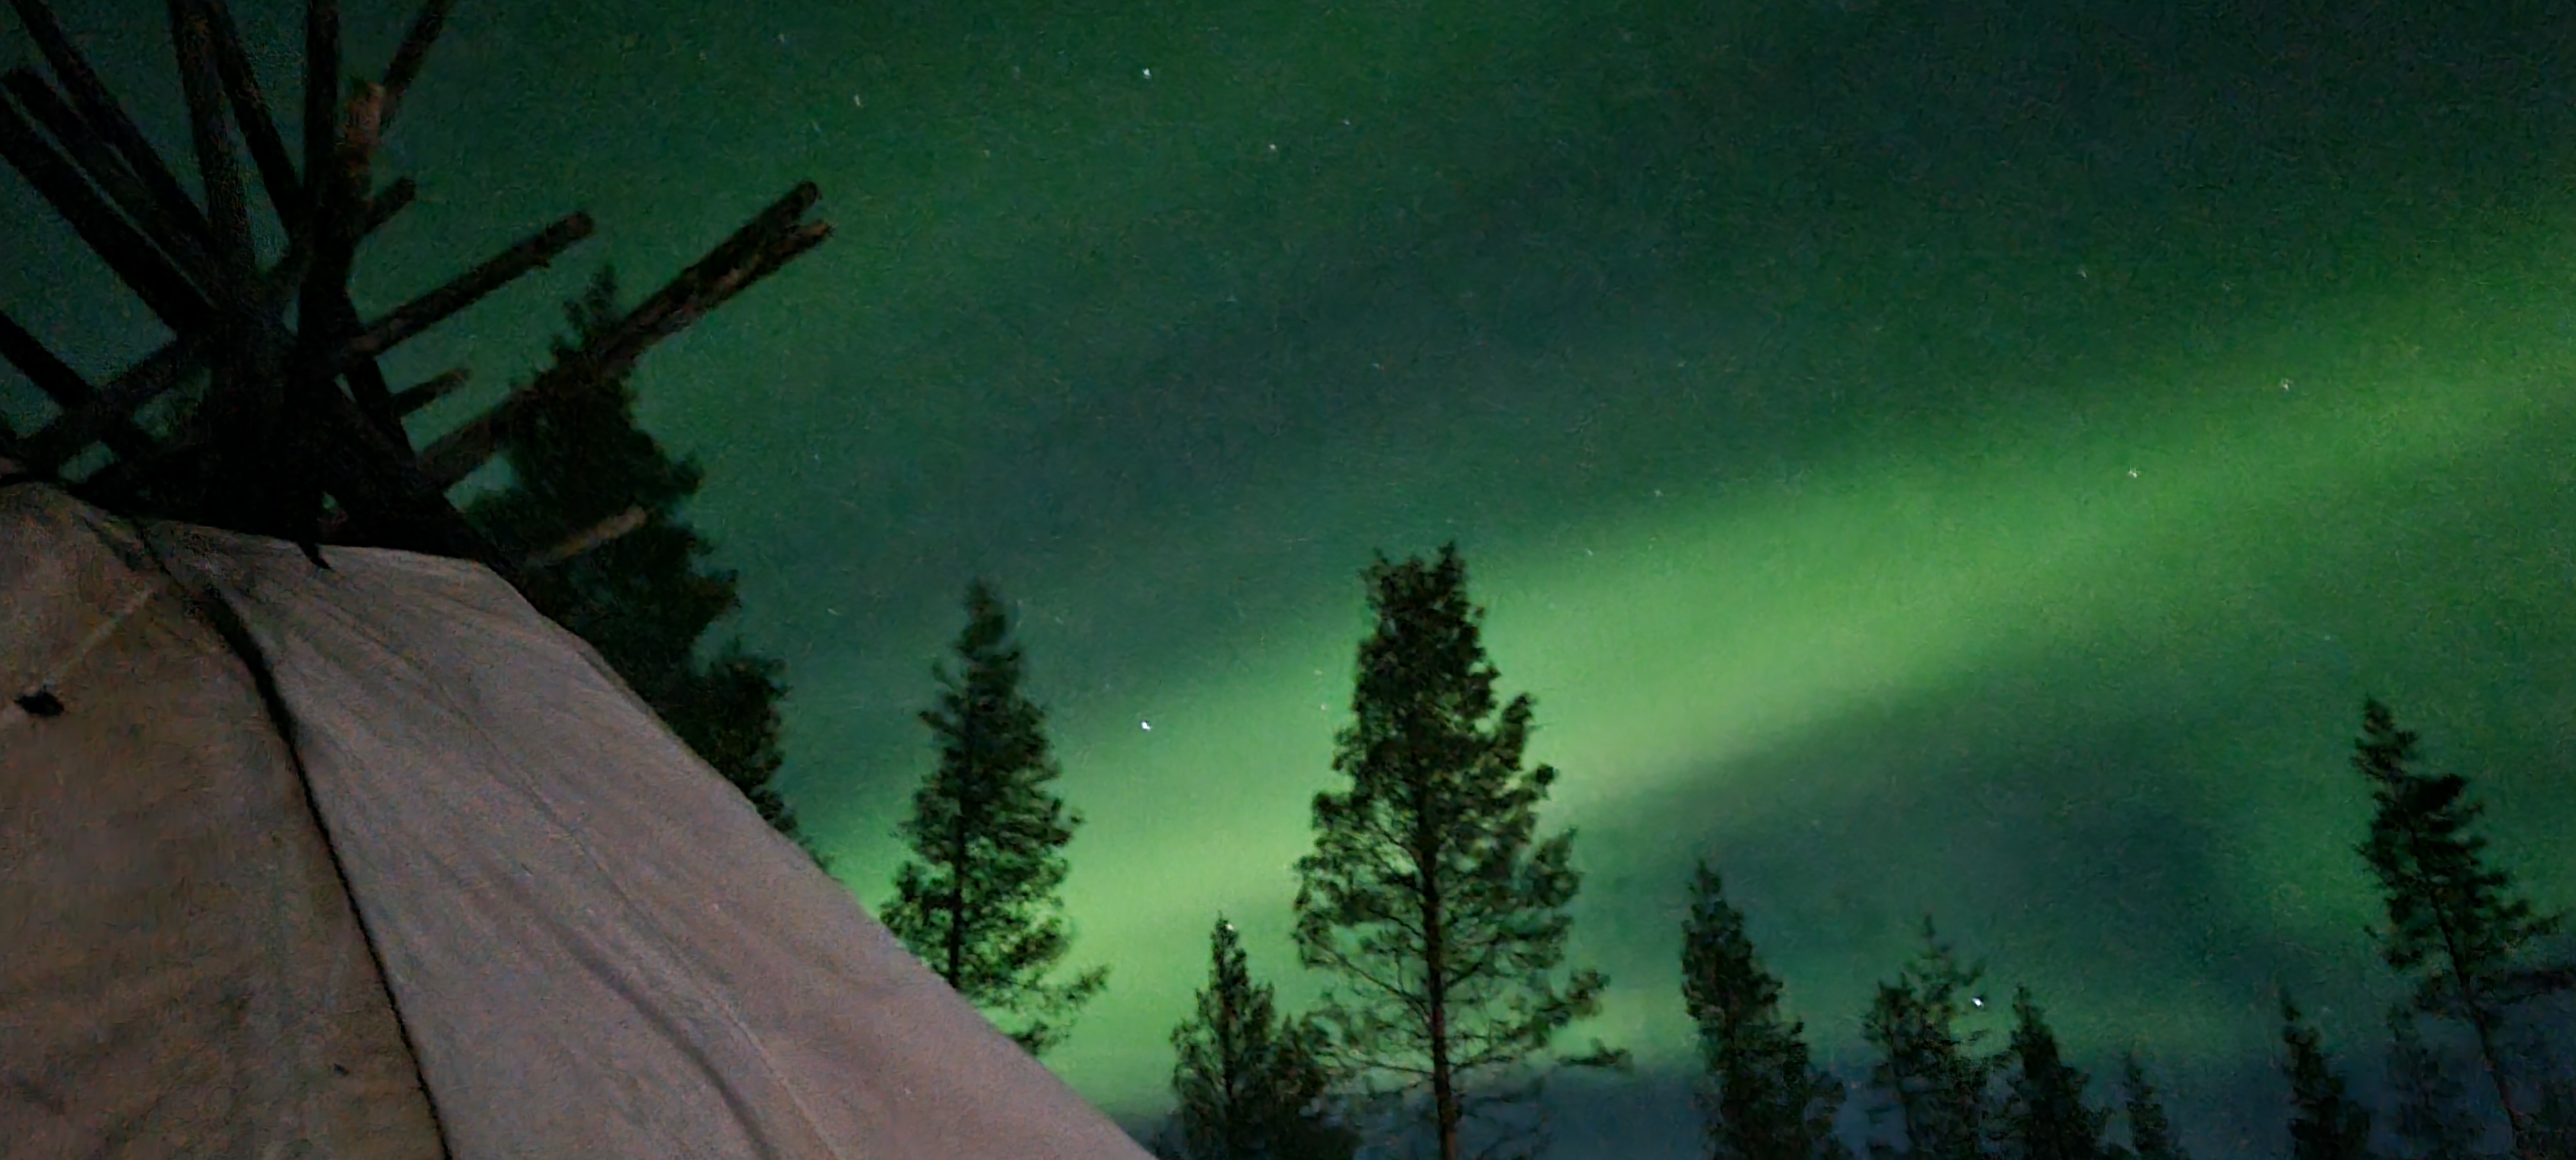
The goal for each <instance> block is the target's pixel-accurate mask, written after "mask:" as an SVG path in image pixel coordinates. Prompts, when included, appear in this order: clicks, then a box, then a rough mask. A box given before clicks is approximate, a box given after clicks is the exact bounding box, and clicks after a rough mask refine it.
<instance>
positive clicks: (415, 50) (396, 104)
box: [376, 0, 456, 133]
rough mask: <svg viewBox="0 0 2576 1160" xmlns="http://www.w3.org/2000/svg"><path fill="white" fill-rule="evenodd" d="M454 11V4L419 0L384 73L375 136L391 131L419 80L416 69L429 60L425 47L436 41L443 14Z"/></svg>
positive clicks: (444, 19)
mask: <svg viewBox="0 0 2576 1160" xmlns="http://www.w3.org/2000/svg"><path fill="white" fill-rule="evenodd" d="M454 7H456V0H422V3H421V6H420V13H419V15H417V16H414V17H413V18H412V22H411V27H410V28H409V29H408V30H406V31H405V32H404V33H403V38H402V45H401V47H398V48H396V49H394V59H393V63H392V64H391V65H389V66H387V67H386V69H385V83H384V103H383V106H382V108H381V110H380V111H379V112H378V113H377V114H376V131H377V132H379V133H383V132H388V131H390V130H391V129H392V128H393V124H394V114H396V113H398V112H400V111H402V102H403V97H404V96H406V95H408V94H409V93H410V92H411V83H412V82H413V81H415V80H418V79H420V66H421V63H422V62H423V61H424V60H426V59H428V57H429V46H430V45H431V44H432V43H433V42H435V41H437V39H438V33H439V30H440V29H442V28H444V27H446V25H447V13H448V11H449V10H450V9H452V8H454Z"/></svg>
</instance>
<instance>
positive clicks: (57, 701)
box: [18, 689, 63, 717]
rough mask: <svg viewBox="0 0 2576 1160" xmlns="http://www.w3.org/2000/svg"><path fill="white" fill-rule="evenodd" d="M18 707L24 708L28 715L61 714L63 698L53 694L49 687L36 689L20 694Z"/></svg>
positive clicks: (52, 715) (57, 715) (50, 715)
mask: <svg viewBox="0 0 2576 1160" xmlns="http://www.w3.org/2000/svg"><path fill="white" fill-rule="evenodd" d="M18 707H19V708H21V709H24V710H26V711H27V715H28V716H30V717H60V716H62V715H63V699H62V698H60V697H57V696H55V695H54V693H53V690H51V689H38V690H36V691H35V692H32V693H25V694H21V695H20V696H19V698H18Z"/></svg>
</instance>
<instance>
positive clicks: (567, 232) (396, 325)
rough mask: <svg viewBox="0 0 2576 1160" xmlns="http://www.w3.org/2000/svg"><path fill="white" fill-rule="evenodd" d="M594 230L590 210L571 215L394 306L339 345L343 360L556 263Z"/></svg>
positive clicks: (382, 348)
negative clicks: (428, 290)
mask: <svg viewBox="0 0 2576 1160" xmlns="http://www.w3.org/2000/svg"><path fill="white" fill-rule="evenodd" d="M591 229H592V226H591V221H590V215H589V214H586V213H572V214H567V215H565V216H564V217H563V218H562V219H561V220H558V221H556V222H555V223H554V224H553V225H550V226H547V227H546V228H545V229H543V230H540V231H538V232H537V233H536V234H534V235H532V236H530V237H528V238H526V239H524V240H522V241H521V242H519V244H517V245H514V246H512V247H510V248H509V249H507V250H505V251H502V252H501V253H500V254H499V255H498V256H496V257H493V258H491V259H490V260H488V261H485V262H484V263H483V264H482V265H480V266H476V267H475V268H473V269H472V270H469V271H466V272H465V273H464V274H463V275H461V276H459V277H457V278H456V279H454V280H452V281H450V282H448V283H447V284H446V285H444V286H441V287H439V288H437V289H435V290H432V291H430V292H429V293H427V294H423V295H421V296H420V297H418V298H414V299H412V300H411V301H409V302H406V303H403V304H402V305H400V306H397V307H395V308H394V309H393V311H392V312H391V313H388V314H386V315H385V316H384V317H383V318H379V319H377V320H376V321H375V322H374V323H372V324H370V325H369V326H368V327H367V328H366V330H364V331H363V332H361V333H359V334H358V335H357V337H355V338H352V339H350V340H349V342H348V344H347V345H346V346H343V347H342V348H341V349H340V358H341V360H342V365H343V366H345V365H347V363H348V361H349V360H353V359H361V358H374V357H375V356H377V355H380V354H383V353H384V352H386V351H388V350H391V349H393V348H394V347H396V346H399V345H401V344H402V343H403V342H404V341H406V340H408V339H410V338H411V337H412V336H413V335H416V334H419V333H420V332H421V331H423V330H427V329H428V328H430V327H431V326H434V325H436V324H437V323H438V322H439V321H440V320H441V319H444V318H446V317H448V316H449V315H452V314H454V313H456V312H457V311H459V310H463V309H465V308H466V307H468V306H472V305H473V304H474V303H476V302H478V301H480V300H481V299H482V298H483V296H484V295H486V294H490V293H491V292H493V291H494V290H498V289H500V288H501V287H503V286H505V285H508V284H509V283H510V282H512V281H513V280H515V279H517V278H518V277H519V276H520V275H523V274H526V273H527V272H528V271H530V270H534V269H536V268H538V267H540V266H544V265H547V264H548V263H551V262H553V261H554V260H555V258H557V257H559V256H561V255H562V253H563V252H564V251H565V250H567V249H569V248H571V247H572V245H573V243H575V242H579V241H581V240H582V239H583V238H587V237H589V236H590V234H591Z"/></svg>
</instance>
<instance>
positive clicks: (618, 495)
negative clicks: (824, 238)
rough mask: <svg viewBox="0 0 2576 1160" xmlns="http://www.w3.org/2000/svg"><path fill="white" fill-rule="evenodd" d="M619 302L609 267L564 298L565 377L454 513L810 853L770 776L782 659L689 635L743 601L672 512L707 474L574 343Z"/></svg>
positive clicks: (542, 607)
mask: <svg viewBox="0 0 2576 1160" xmlns="http://www.w3.org/2000/svg"><path fill="white" fill-rule="evenodd" d="M622 314H623V311H622V310H621V309H620V308H619V305H618V292H617V275H616V272H615V271H614V270H611V269H605V268H603V269H602V270H601V271H600V272H599V273H598V275H596V276H595V277H594V278H593V279H592V280H591V283H590V286H589V288H588V289H587V290H586V291H584V292H583V294H582V296H581V297H580V298H577V299H575V300H573V301H572V302H569V303H567V304H565V307H564V316H565V318H566V320H567V321H568V322H569V323H570V324H571V326H572V334H571V336H570V338H569V340H567V339H564V338H558V339H556V340H555V342H554V361H555V368H554V370H553V371H551V372H549V373H550V374H552V375H553V376H555V377H556V380H557V382H558V383H559V384H560V385H561V386H562V388H563V389H558V390H554V391H548V392H545V393H542V394H540V395H538V396H536V400H535V402H534V403H533V404H532V405H531V406H530V407H529V408H528V409H527V410H526V411H525V412H523V413H522V415H521V416H520V418H518V419H517V420H516V421H515V422H514V423H513V424H512V426H511V427H510V429H509V431H508V432H507V433H506V435H505V437H504V439H503V440H502V447H501V458H502V461H503V462H504V463H506V464H507V465H508V467H509V476H510V478H509V482H508V483H507V484H506V485H504V486H502V487H501V488H499V489H498V490H495V491H492V492H488V493H486V494H484V495H482V496H479V497H477V498H476V499H475V500H474V501H473V502H472V503H470V504H469V505H467V507H466V510H465V515H466V518H467V519H468V520H469V521H470V522H471V523H472V524H473V525H474V526H475V528H476V530H478V531H479V532H481V533H482V534H483V536H484V537H485V538H486V539H488V540H489V541H491V542H492V544H493V545H494V546H495V547H497V548H499V549H501V550H502V551H504V552H506V553H509V554H510V555H512V556H515V557H518V558H520V559H522V560H523V561H525V563H524V564H523V565H522V568H521V580H522V582H523V585H524V590H525V592H526V593H527V597H528V601H529V603H530V604H533V605H535V606H536V609H537V611H539V612H542V613H544V614H545V615H547V616H548V617H550V618H552V619H553V620H554V621H555V622H556V623H557V624H560V625H562V626H564V627H565V628H566V629H569V630H571V632H572V633H573V634H574V635H576V636H579V637H580V638H582V639H583V640H585V641H588V642H589V643H590V645H591V647H593V648H595V649H598V650H599V655H600V658H601V659H602V660H605V661H607V662H608V667H609V668H611V669H614V670H616V672H617V675H618V676H619V677H622V678H624V679H625V681H626V683H627V685H628V686H629V687H631V688H633V689H634V690H635V694H636V695H637V696H639V697H641V698H643V699H644V703H645V704H646V705H648V706H651V707H652V709H653V712H654V713H655V715H657V716H659V717H660V718H661V719H662V721H663V723H664V724H666V725H669V726H670V727H671V732H673V733H674V734H677V735H678V736H679V738H680V740H681V741H683V742H685V743H687V745H688V746H689V748H690V749H692V750H694V751H695V752H696V753H697V755H698V756H699V757H700V758H701V759H703V760H704V761H706V763H707V764H708V765H710V766H713V767H714V768H715V770H716V772H718V773H720V774H723V775H724V777H725V780H727V781H730V782H732V783H733V785H734V787H735V788H737V789H739V790H741V791H742V792H743V795H744V796H745V797H747V798H749V799H750V800H751V803H752V805H753V807H754V808H756V809H758V810H759V811H760V816H761V817H762V818H763V819H765V820H766V821H768V822H769V824H770V825H771V826H772V827H775V828H776V829H777V830H778V831H779V832H780V833H782V834H785V835H787V836H788V837H789V838H791V839H794V840H795V841H797V842H798V843H799V844H800V845H803V846H805V848H806V850H807V851H808V853H813V847H812V845H811V844H810V843H809V842H808V840H807V839H806V837H805V836H804V835H803V833H802V832H800V831H799V830H798V828H797V825H796V815H795V812H794V811H793V810H791V809H790V808H789V807H788V804H787V800H786V799H785V798H784V797H783V796H781V795H780V793H779V791H778V788H777V785H776V778H777V774H778V768H779V764H780V751H779V745H778V728H779V719H778V702H779V700H780V698H782V697H784V696H786V693H787V689H786V686H785V685H784V684H782V683H781V682H780V680H779V673H780V670H781V667H782V666H781V665H780V664H779V662H778V661H777V660H775V659H772V658H769V657H764V656H758V655H755V654H753V653H750V652H747V651H745V650H744V649H743V647H742V643H741V642H740V641H739V640H736V641H732V642H729V643H727V644H726V645H725V646H723V647H722V648H720V649H718V650H717V651H716V653H715V654H714V655H713V656H712V657H702V656H701V655H700V647H699V638H700V637H702V636H704V635H705V634H706V632H707V630H708V629H709V628H710V627H712V626H713V625H714V624H715V622H716V621H717V620H719V619H722V618H723V617H724V616H725V615H727V614H728V613H731V612H732V611H733V610H734V609H735V608H736V607H737V605H738V604H739V603H740V598H739V597H738V596H737V595H736V589H737V581H736V578H735V575H734V573H732V572H730V571H726V570H723V569H717V568H711V567H708V566H707V563H706V557H707V556H708V555H709V554H710V552H711V551H712V550H713V549H712V546H711V545H709V544H708V543H707V541H706V540H705V539H704V538H703V537H701V536H699V535H698V534H697V533H696V532H695V531H694V530H692V529H691V528H690V527H689V526H688V524H686V523H685V522H683V521H682V520H681V519H680V515H679V513H680V509H681V508H682V507H683V506H684V505H686V504H687V502H688V501H689V499H690V498H691V497H692V496H695V495H696V494H697V491H698V486H699V484H700V483H701V482H703V476H702V474H701V473H700V472H699V470H698V467H697V465H696V464H695V463H694V462H691V461H688V460H675V459H673V458H671V456H670V455H669V453H667V452H665V451H664V450H663V449H662V447H661V445H660V444H658V443H656V442H655V441H654V439H653V437H652V436H651V435H649V434H646V433H645V432H644V431H643V430H642V429H641V428H639V427H637V426H636V423H635V392H634V388H633V387H632V386H631V385H630V384H629V383H628V382H627V378H626V376H625V375H624V374H616V375H600V374H596V373H590V372H588V371H586V370H585V369H584V368H585V365H586V364H585V362H584V354H583V351H584V348H585V347H586V346H588V344H590V343H592V342H594V341H596V340H597V339H599V338H600V337H602V336H603V335H605V334H606V333H607V332H608V330H609V329H610V328H611V327H612V326H614V325H615V324H616V323H617V321H618V320H619V318H620V317H621V316H622ZM621 516H623V517H625V518H623V519H621ZM575 549H577V550H575ZM820 860H821V859H820V857H819V856H818V857H817V861H820Z"/></svg>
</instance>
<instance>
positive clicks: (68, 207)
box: [0, 99, 207, 330]
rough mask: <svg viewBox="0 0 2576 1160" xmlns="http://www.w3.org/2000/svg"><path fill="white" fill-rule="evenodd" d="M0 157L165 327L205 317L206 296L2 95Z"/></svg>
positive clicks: (178, 326) (180, 326)
mask: <svg viewBox="0 0 2576 1160" xmlns="http://www.w3.org/2000/svg"><path fill="white" fill-rule="evenodd" d="M0 158H4V159H6V160H7V161H8V162H9V165H10V167H11V168H13V169H16V170H17V171H18V174H19V176H21V177H24V178H26V179H27V184H29V185H32V186H34V187H36V192H37V193H39V194H42V195H43V196H44V198H45V200H46V201H47V202H50V203H52V205H53V207H54V212H56V213H58V214H61V215H62V218H63V220H64V221H65V222H68V223H70V225H71V227H72V230H73V231H74V232H75V233H78V234H79V235H80V237H81V240H82V241H84V242H87V243H89V248H90V249H91V250H93V251H96V252H97V254H98V256H99V257H100V258H101V259H103V260H105V261H106V262H107V264H108V267H109V268H110V269H112V270H114V271H116V276H117V277H118V278H120V279H122V280H123V281H124V282H125V284H126V285H127V286H129V287H132V288H133V290H134V292H135V294H137V295H138V296H140V297H141V298H142V299H143V304H144V305H145V306H148V307H151V308H152V313H154V314H156V315H158V316H160V318H161V321H162V322H163V323H164V324H166V325H168V326H169V327H170V329H172V330H188V329H191V328H193V327H196V326H198V325H200V324H202V323H203V322H204V321H205V319H206V313H207V307H206V300H205V299H204V298H203V297H202V296H200V295H199V294H198V293H197V290H196V288H195V287H192V286H190V285H189V284H188V280H187V279H185V278H183V277H181V276H180V275H179V271H178V270H177V269H176V268H175V267H173V266H171V265H170V260H169V259H168V258H166V257H164V256H163V255H162V254H161V252H160V251H159V250H157V249H154V248H153V246H152V243H151V241H150V240H148V239H146V238H145V237H144V236H143V233H142V231H140V230H137V229H135V228H134V226H133V225H131V224H129V223H128V222H127V221H126V220H125V219H124V218H121V217H118V216H117V215H116V211H115V210H114V209H112V208H110V207H109V206H108V204H107V202H106V201H104V200H103V199H101V198H100V197H99V195H98V192H97V191H96V190H93V189H91V188H90V186H89V183H88V182H87V181H85V180H82V178H81V175H80V171H79V170H77V169H75V168H73V167H72V163H71V162H70V161H67V160H65V159H64V158H63V156H62V155H61V154H59V153H56V152H54V151H53V149H52V147H50V146H48V145H46V144H45V143H44V142H43V141H42V140H41V139H39V138H38V137H37V136H36V129H35V126H33V125H31V124H28V123H27V120H26V118H25V117H22V116H20V115H19V113H18V108H17V106H16V105H15V104H14V103H12V102H10V101H8V100H5V99H0Z"/></svg>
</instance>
